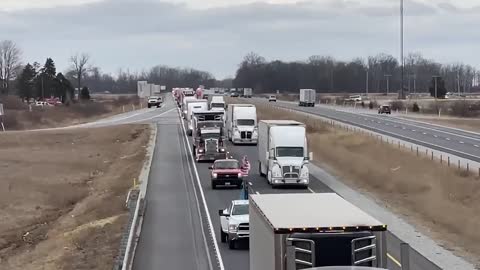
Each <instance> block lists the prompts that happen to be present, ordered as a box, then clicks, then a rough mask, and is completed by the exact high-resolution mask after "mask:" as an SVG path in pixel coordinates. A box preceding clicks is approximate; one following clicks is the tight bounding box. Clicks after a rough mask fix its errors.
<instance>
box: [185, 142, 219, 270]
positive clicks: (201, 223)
mask: <svg viewBox="0 0 480 270" xmlns="http://www.w3.org/2000/svg"><path fill="white" fill-rule="evenodd" d="M182 139H183V138H182ZM186 144H187V142H185V141H183V149H184V150H185V153H186V154H187V155H188V151H187V147H186V146H185V145H186ZM187 165H188V174H189V175H190V179H192V181H193V174H192V165H191V164H190V160H189V159H188V157H187ZM184 184H185V191H187V190H188V187H187V181H186V180H185V181H184ZM192 184H193V183H192ZM193 194H194V195H195V200H196V202H197V203H196V204H195V205H196V206H197V207H196V208H197V213H198V217H200V219H202V220H203V215H202V211H201V210H200V200H199V199H198V195H197V189H196V188H195V187H193ZM189 209H190V207H189ZM190 219H191V226H192V227H193V220H192V219H193V217H192V215H190ZM202 220H200V228H201V230H202V236H203V243H204V244H205V251H206V252H207V259H208V265H209V266H210V269H213V264H212V258H211V257H210V252H209V248H208V241H207V236H206V235H205V228H204V226H203V221H202Z"/></svg>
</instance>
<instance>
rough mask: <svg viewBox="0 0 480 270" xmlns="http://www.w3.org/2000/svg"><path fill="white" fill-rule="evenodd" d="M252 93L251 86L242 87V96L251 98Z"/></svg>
mask: <svg viewBox="0 0 480 270" xmlns="http://www.w3.org/2000/svg"><path fill="white" fill-rule="evenodd" d="M252 95H253V91H252V88H243V97H244V98H251V97H252Z"/></svg>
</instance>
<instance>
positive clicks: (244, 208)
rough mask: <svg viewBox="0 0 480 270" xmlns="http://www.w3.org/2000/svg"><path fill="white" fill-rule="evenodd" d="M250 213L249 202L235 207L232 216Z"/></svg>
mask: <svg viewBox="0 0 480 270" xmlns="http://www.w3.org/2000/svg"><path fill="white" fill-rule="evenodd" d="M239 215H248V204H238V205H235V206H234V207H233V210H232V216H239Z"/></svg>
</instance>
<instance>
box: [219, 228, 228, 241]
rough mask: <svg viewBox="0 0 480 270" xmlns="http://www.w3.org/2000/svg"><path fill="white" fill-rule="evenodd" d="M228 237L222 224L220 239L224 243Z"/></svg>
mask: <svg viewBox="0 0 480 270" xmlns="http://www.w3.org/2000/svg"><path fill="white" fill-rule="evenodd" d="M227 237H228V235H227V234H226V233H224V232H223V230H222V226H220V241H221V242H222V243H225V242H227Z"/></svg>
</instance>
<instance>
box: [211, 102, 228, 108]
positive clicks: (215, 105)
mask: <svg viewBox="0 0 480 270" xmlns="http://www.w3.org/2000/svg"><path fill="white" fill-rule="evenodd" d="M212 108H225V104H223V103H212Z"/></svg>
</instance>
